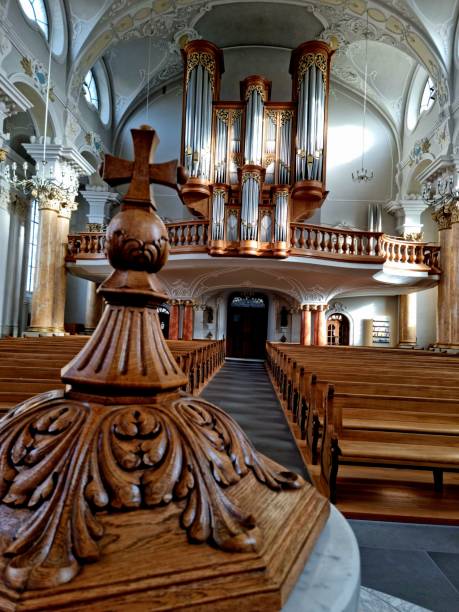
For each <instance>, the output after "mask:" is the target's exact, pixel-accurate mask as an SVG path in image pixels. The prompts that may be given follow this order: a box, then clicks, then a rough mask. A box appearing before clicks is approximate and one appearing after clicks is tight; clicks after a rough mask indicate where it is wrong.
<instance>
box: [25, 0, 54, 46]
mask: <svg viewBox="0 0 459 612" xmlns="http://www.w3.org/2000/svg"><path fill="white" fill-rule="evenodd" d="M19 4H20V5H21V8H22V10H23V11H24V13H25V14H26V16H27V17H28V18H29V19H30V20H31V21H33V22H34V23H36V24H37V26H38V27H39V28H40V30H41V31H42V32H43V34H44V36H45V38H46V40H48V39H49V20H48V13H47V11H46V5H45V2H44V0H19Z"/></svg>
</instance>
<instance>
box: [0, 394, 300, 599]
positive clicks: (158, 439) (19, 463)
mask: <svg viewBox="0 0 459 612" xmlns="http://www.w3.org/2000/svg"><path fill="white" fill-rule="evenodd" d="M0 449H1V450H0V463H1V465H2V466H3V469H2V481H1V482H0V496H1V499H2V501H3V503H4V504H7V505H9V506H12V507H14V508H24V509H26V513H25V516H24V515H23V516H22V520H21V525H20V527H18V529H17V532H16V536H15V538H14V539H13V540H12V541H11V542H9V543H8V546H7V548H6V550H5V552H4V556H5V557H6V558H7V560H8V561H7V565H6V570H5V578H6V580H7V582H8V584H9V585H10V586H11V587H13V588H15V589H18V590H22V589H23V588H25V587H26V586H27V588H32V589H39V588H42V587H43V586H44V585H47V586H49V585H50V584H60V583H61V582H67V581H68V580H70V579H71V578H73V577H74V576H75V575H76V574H77V573H78V571H79V569H80V565H81V563H82V562H88V561H95V560H97V559H98V558H99V555H100V548H99V544H98V542H99V541H100V539H101V537H102V536H103V534H104V528H103V525H102V522H100V520H98V518H97V513H98V512H102V511H106V510H112V511H119V510H133V509H136V508H151V507H155V506H159V505H164V504H168V503H170V502H171V501H176V502H181V501H182V502H184V504H183V510H182V512H181V517H180V521H181V526H182V527H183V529H185V530H186V532H187V534H188V537H189V539H190V540H191V541H195V542H212V543H214V544H216V545H217V546H218V547H219V548H222V549H223V550H229V551H240V552H247V551H250V550H256V549H257V548H258V545H259V537H260V534H259V532H258V531H257V530H254V529H253V528H254V527H255V524H254V521H253V518H252V517H251V516H247V515H245V514H244V513H243V512H242V511H241V510H240V508H238V507H237V506H236V505H235V504H234V503H233V502H232V501H231V500H230V499H229V497H228V496H227V495H226V494H225V489H226V487H228V486H229V485H232V484H235V483H236V482H238V481H239V480H240V479H241V478H243V477H244V476H245V475H246V474H247V473H248V472H249V470H252V471H253V472H254V474H255V476H256V477H257V479H258V480H259V481H260V482H262V483H264V484H265V485H266V486H268V487H269V488H271V489H273V490H280V489H282V488H287V489H288V488H298V487H300V486H301V480H300V479H299V478H298V477H297V476H296V475H295V474H292V473H290V472H273V471H272V469H271V468H270V467H268V464H267V463H266V462H265V460H264V457H263V456H262V455H260V454H258V453H257V452H256V451H255V450H254V448H253V447H252V445H251V444H250V442H249V441H248V439H247V438H246V436H245V435H244V433H243V432H242V430H241V429H240V428H239V427H238V426H237V425H236V423H235V422H234V421H233V420H232V419H231V418H230V417H229V416H227V415H226V414H225V413H224V412H223V411H222V410H220V409H219V408H217V407H216V406H213V405H212V404H209V403H207V402H205V401H203V400H199V399H196V398H192V397H187V396H185V395H182V396H178V398H177V399H176V400H175V401H173V402H172V403H170V402H164V403H161V402H160V403H158V404H157V405H154V406H153V405H137V406H116V407H113V406H110V407H108V406H103V405H101V404H100V405H97V404H94V403H91V405H89V404H88V403H86V402H78V401H74V400H70V399H66V398H65V397H64V392H63V391H53V392H49V393H43V394H42V395H39V396H37V397H35V398H33V399H31V400H28V401H26V402H24V403H23V404H21V405H20V406H18V407H17V408H16V409H15V410H14V411H12V412H11V413H9V414H8V416H7V418H5V420H4V422H3V423H2V427H1V429H0ZM64 502H65V503H64ZM152 554H154V551H152Z"/></svg>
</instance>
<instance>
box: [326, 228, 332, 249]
mask: <svg viewBox="0 0 459 612" xmlns="http://www.w3.org/2000/svg"><path fill="white" fill-rule="evenodd" d="M331 237H332V232H327V242H326V244H325V247H326V249H327V253H332V252H333V243H332V239H331Z"/></svg>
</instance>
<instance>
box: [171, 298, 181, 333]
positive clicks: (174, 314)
mask: <svg viewBox="0 0 459 612" xmlns="http://www.w3.org/2000/svg"><path fill="white" fill-rule="evenodd" d="M179 317H180V311H179V305H178V304H175V303H172V304H171V307H170V317H169V340H178V337H179Z"/></svg>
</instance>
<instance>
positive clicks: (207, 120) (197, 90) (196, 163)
mask: <svg viewBox="0 0 459 612" xmlns="http://www.w3.org/2000/svg"><path fill="white" fill-rule="evenodd" d="M182 53H183V58H184V64H185V74H184V122H183V129H182V157H181V161H182V164H183V165H184V166H185V168H186V170H187V172H188V175H189V180H188V182H187V184H186V185H184V187H183V189H182V198H183V200H184V202H185V203H186V204H187V205H189V206H190V208H191V210H192V211H193V212H195V213H196V214H198V215H200V216H204V215H203V213H204V212H205V211H207V213H208V204H207V201H208V200H207V199H208V198H209V196H210V184H211V181H212V178H213V177H212V159H211V157H212V155H211V154H212V103H213V101H214V100H218V97H219V90H220V77H221V74H222V72H223V70H224V68H223V55H222V52H221V50H220V49H218V47H216V46H215V45H213V44H212V43H210V42H208V41H203V40H193V41H191V42H189V43H188V44H187V45H186V46H185V47H184V49H183V51H182Z"/></svg>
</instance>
